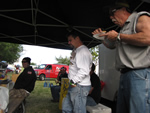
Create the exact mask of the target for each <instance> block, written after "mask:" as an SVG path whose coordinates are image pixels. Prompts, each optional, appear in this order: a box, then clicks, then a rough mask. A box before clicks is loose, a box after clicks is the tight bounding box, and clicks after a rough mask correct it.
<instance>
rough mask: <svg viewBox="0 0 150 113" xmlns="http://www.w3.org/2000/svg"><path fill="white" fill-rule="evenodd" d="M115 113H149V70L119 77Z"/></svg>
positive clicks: (135, 71)
mask: <svg viewBox="0 0 150 113" xmlns="http://www.w3.org/2000/svg"><path fill="white" fill-rule="evenodd" d="M117 113H150V69H141V70H133V71H130V72H128V73H126V74H123V75H121V78H120V88H119V93H118V102H117Z"/></svg>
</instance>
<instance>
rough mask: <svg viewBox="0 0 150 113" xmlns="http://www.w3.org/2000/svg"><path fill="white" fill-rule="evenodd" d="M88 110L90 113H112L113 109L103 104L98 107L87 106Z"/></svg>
mask: <svg viewBox="0 0 150 113" xmlns="http://www.w3.org/2000/svg"><path fill="white" fill-rule="evenodd" d="M86 110H87V111H88V112H90V113H111V112H112V111H111V108H109V107H107V106H104V105H102V104H100V103H99V104H97V105H96V106H86Z"/></svg>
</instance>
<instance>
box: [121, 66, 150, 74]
mask: <svg viewBox="0 0 150 113" xmlns="http://www.w3.org/2000/svg"><path fill="white" fill-rule="evenodd" d="M147 68H150V67H147ZM140 69H145V68H138V69H132V68H123V69H120V72H121V73H123V74H124V73H127V72H129V71H133V70H140Z"/></svg>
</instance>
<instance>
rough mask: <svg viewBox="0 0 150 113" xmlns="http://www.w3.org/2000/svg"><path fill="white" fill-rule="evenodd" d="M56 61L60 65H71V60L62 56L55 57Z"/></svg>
mask: <svg viewBox="0 0 150 113" xmlns="http://www.w3.org/2000/svg"><path fill="white" fill-rule="evenodd" d="M55 59H56V60H57V61H58V64H67V65H69V63H70V58H68V57H65V58H63V57H62V56H60V57H59V58H57V57H55Z"/></svg>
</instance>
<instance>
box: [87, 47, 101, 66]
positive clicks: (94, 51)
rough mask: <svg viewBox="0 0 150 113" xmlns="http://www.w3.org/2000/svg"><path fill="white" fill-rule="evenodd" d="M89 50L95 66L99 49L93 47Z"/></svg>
mask: <svg viewBox="0 0 150 113" xmlns="http://www.w3.org/2000/svg"><path fill="white" fill-rule="evenodd" d="M89 50H90V51H91V54H92V56H93V61H94V63H95V65H97V64H98V60H99V47H98V46H95V47H92V48H90V49H89Z"/></svg>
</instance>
